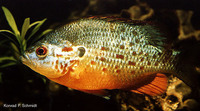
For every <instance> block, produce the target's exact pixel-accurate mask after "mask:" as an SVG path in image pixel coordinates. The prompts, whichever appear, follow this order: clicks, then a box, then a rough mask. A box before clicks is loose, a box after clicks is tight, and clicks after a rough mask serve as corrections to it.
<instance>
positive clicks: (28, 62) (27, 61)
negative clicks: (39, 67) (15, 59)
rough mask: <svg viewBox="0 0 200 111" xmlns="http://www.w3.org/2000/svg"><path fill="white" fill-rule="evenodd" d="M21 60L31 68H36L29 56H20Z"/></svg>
mask: <svg viewBox="0 0 200 111" xmlns="http://www.w3.org/2000/svg"><path fill="white" fill-rule="evenodd" d="M20 60H21V61H22V63H23V64H25V65H27V66H30V65H31V64H32V65H33V66H35V65H36V64H35V63H34V62H32V61H31V59H30V58H29V56H28V55H26V54H23V55H22V56H20Z"/></svg>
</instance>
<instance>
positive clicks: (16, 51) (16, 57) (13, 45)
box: [10, 42, 21, 60]
mask: <svg viewBox="0 0 200 111" xmlns="http://www.w3.org/2000/svg"><path fill="white" fill-rule="evenodd" d="M10 45H11V47H12V49H13V50H14V51H13V55H14V58H15V59H16V60H19V57H20V55H21V53H20V52H19V49H18V47H17V46H16V45H15V44H13V43H12V42H11V43H10Z"/></svg>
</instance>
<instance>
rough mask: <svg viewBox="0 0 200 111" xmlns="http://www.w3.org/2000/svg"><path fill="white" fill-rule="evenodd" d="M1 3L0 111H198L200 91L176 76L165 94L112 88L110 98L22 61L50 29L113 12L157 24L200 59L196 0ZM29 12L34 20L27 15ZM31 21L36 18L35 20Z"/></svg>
mask: <svg viewBox="0 0 200 111" xmlns="http://www.w3.org/2000/svg"><path fill="white" fill-rule="evenodd" d="M175 1H176V0H175ZM1 2H2V1H1ZM177 2H178V3H180V4H177ZM16 3H20V4H18V5H19V6H17V5H14V4H16ZM0 4H1V5H3V6H5V7H2V6H1V7H2V10H1V11H0V110H1V109H2V110H10V111H15V110H18V111H23V110H34V111H35V110H36V111H46V110H47V111H54V110H67V111H79V110H84V111H94V110H95V111H110V110H114V111H138V110H152V111H157V110H164V111H174V110H186V111H193V110H198V109H199V108H198V106H199V103H200V102H199V101H200V94H199V93H198V91H197V90H193V89H192V88H191V87H189V86H187V85H186V84H185V83H184V82H183V81H182V80H180V79H178V78H176V77H174V76H172V75H171V76H170V77H169V80H168V83H169V86H168V89H167V91H166V93H164V94H162V95H160V96H154V97H150V96H146V95H140V94H136V93H132V92H128V91H122V90H113V91H111V92H110V94H111V96H110V97H109V99H105V98H102V97H99V96H95V95H91V94H86V93H82V92H79V91H76V90H72V89H70V88H66V87H64V86H61V85H59V84H56V83H54V82H52V81H49V80H48V79H47V78H45V77H44V76H41V75H39V74H37V73H36V72H34V71H32V70H31V69H29V68H28V67H26V66H25V65H22V64H21V61H20V60H19V56H20V55H21V54H22V53H23V52H24V51H25V50H26V49H27V47H29V46H31V45H32V44H33V43H34V42H36V41H38V40H39V39H40V38H42V36H43V35H45V34H46V33H48V32H50V31H51V29H49V27H51V28H55V27H57V26H60V25H62V24H63V23H62V22H66V21H70V20H71V19H78V18H81V17H85V16H89V15H112V16H121V17H124V18H130V19H132V20H150V21H156V22H158V24H159V25H160V27H161V30H164V32H166V34H167V35H168V38H167V39H168V40H169V41H168V42H169V44H172V46H173V47H174V48H177V49H179V50H182V49H185V48H187V47H191V46H192V47H194V48H193V50H192V51H191V53H190V54H187V55H185V61H186V62H187V61H190V60H191V59H193V58H197V57H199V56H198V54H199V46H198V45H194V44H198V43H199V40H200V36H199V35H200V27H199V26H200V22H199V19H200V15H199V7H198V6H199V5H198V2H197V1H193V2H190V1H188V0H186V1H181V2H180V1H179V0H177V1H176V2H173V1H171V2H158V1H156V0H155V1H154V2H153V1H148V0H147V1H143V0H60V1H59V2H58V1H57V2H56V1H53V0H51V1H49V2H47V1H39V0H38V1H37V0H35V1H32V0H30V1H23V2H19V0H16V1H11V0H10V1H9V0H7V1H4V2H2V3H0ZM184 4H187V6H185V5H184ZM37 6H38V7H37ZM6 7H7V8H8V9H9V10H11V12H12V14H11V13H10V11H9V10H8V9H7V8H6ZM35 7H37V8H35ZM33 10H34V11H33ZM13 16H14V17H13ZM27 16H29V17H30V18H26V17H27ZM14 18H15V19H14ZM24 18H26V19H25V20H24ZM44 18H47V19H44ZM30 20H33V21H36V22H33V23H31V22H30ZM37 20H41V21H37ZM5 29H6V30H5ZM7 29H10V30H7ZM19 29H21V30H19ZM45 29H47V30H45ZM188 58H190V59H188ZM193 65H194V66H195V69H196V70H197V71H199V69H200V61H199V60H196V59H195V60H194V61H193ZM15 104H16V105H20V106H22V105H23V108H22V107H19V106H18V107H15V106H14V105H15ZM6 105H7V106H6ZM8 105H13V107H11V106H10V107H9V106H8ZM28 105H29V106H28Z"/></svg>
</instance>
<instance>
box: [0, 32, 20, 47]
mask: <svg viewBox="0 0 200 111" xmlns="http://www.w3.org/2000/svg"><path fill="white" fill-rule="evenodd" d="M1 34H2V35H3V36H5V37H7V38H8V39H10V40H11V41H12V42H13V43H14V44H16V45H18V44H17V42H16V40H15V39H13V38H12V37H10V36H8V35H6V34H3V33H1Z"/></svg>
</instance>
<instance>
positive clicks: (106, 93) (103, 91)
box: [79, 89, 108, 96]
mask: <svg viewBox="0 0 200 111" xmlns="http://www.w3.org/2000/svg"><path fill="white" fill-rule="evenodd" d="M79 91H82V92H85V93H89V94H94V95H99V96H107V95H108V92H107V91H106V90H103V89H101V90H79Z"/></svg>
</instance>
